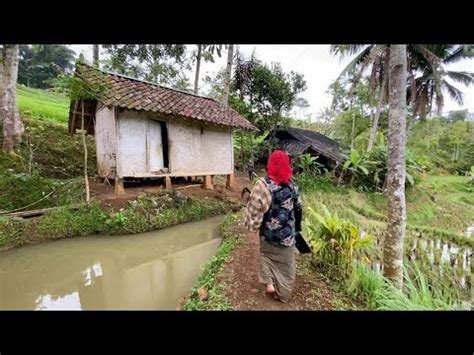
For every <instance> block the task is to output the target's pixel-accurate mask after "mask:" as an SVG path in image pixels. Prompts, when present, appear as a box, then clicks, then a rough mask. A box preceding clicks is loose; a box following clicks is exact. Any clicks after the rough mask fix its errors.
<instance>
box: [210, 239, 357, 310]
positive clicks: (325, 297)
mask: <svg viewBox="0 0 474 355" xmlns="http://www.w3.org/2000/svg"><path fill="white" fill-rule="evenodd" d="M309 262H310V256H308V255H301V254H298V255H297V275H296V283H295V287H294V291H293V296H292V299H291V300H290V302H288V303H286V304H285V303H282V302H280V301H276V300H274V299H273V298H271V297H270V296H269V295H267V294H266V293H265V285H263V284H260V283H259V281H258V272H259V240H258V236H257V235H256V234H253V233H248V234H246V235H245V237H244V238H243V240H242V241H241V242H240V243H239V245H238V246H237V247H236V248H235V249H234V250H233V251H232V253H231V255H230V258H229V261H228V262H227V263H226V265H225V266H224V267H223V269H222V271H221V272H220V274H219V276H218V279H219V281H220V282H223V283H224V284H225V285H226V293H227V297H228V298H229V299H230V301H231V302H232V304H233V306H234V308H235V309H236V310H333V309H337V308H343V309H347V308H350V307H351V306H349V305H348V304H349V303H351V301H350V300H348V299H347V297H345V296H344V295H343V294H341V293H340V292H338V291H336V290H334V288H333V287H331V285H330V284H329V282H328V281H327V280H326V279H325V277H324V276H322V275H321V274H319V273H317V272H315V271H314V270H312V269H311V266H310V265H309Z"/></svg>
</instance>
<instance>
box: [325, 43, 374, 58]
mask: <svg viewBox="0 0 474 355" xmlns="http://www.w3.org/2000/svg"><path fill="white" fill-rule="evenodd" d="M366 46H370V45H367V44H332V45H331V47H330V49H329V52H330V53H331V54H333V55H339V56H341V58H344V57H346V56H352V55H354V54H356V53H358V52H360V51H361V50H362V48H364V47H366Z"/></svg>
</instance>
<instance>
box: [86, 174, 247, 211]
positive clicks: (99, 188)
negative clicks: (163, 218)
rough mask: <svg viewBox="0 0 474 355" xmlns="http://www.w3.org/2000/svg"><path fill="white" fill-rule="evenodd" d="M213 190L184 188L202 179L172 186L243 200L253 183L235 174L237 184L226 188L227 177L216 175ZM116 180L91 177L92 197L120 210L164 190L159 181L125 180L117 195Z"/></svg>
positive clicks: (192, 193)
mask: <svg viewBox="0 0 474 355" xmlns="http://www.w3.org/2000/svg"><path fill="white" fill-rule="evenodd" d="M213 182H214V188H213V190H204V189H203V188H202V187H201V186H193V187H189V188H184V187H186V186H190V185H197V184H201V183H202V181H201V180H198V181H193V182H187V181H183V180H180V181H178V180H177V181H173V184H172V188H173V189H177V190H179V191H180V192H181V193H183V194H184V195H188V196H195V197H199V198H214V199H218V200H233V201H241V193H242V189H243V188H244V187H247V188H249V189H250V188H251V183H250V181H249V180H248V178H246V177H245V176H242V175H237V174H236V176H235V186H234V188H232V189H231V190H229V189H226V188H225V183H226V180H225V177H222V176H215V177H214V181H213ZM113 184H114V182H113V181H111V182H110V183H108V182H107V181H105V182H102V181H100V180H99V179H90V181H89V185H90V193H91V198H92V199H94V200H96V201H99V202H100V204H101V206H102V207H103V208H105V209H106V210H120V209H121V208H124V207H125V206H126V205H127V204H128V202H129V201H131V200H134V199H136V198H137V197H139V196H141V195H144V194H147V193H159V192H161V191H164V189H163V185H162V184H161V183H160V182H159V181H154V182H137V183H127V182H125V193H124V194H121V195H116V194H115V192H114V185H113Z"/></svg>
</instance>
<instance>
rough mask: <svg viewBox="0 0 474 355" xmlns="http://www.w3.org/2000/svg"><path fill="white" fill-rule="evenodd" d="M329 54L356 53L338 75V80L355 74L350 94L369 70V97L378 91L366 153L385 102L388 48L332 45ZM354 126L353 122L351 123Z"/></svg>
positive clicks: (373, 137)
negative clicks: (369, 69) (351, 73)
mask: <svg viewBox="0 0 474 355" xmlns="http://www.w3.org/2000/svg"><path fill="white" fill-rule="evenodd" d="M331 52H332V53H333V54H335V55H340V56H341V58H342V57H345V56H349V55H354V54H356V53H358V54H357V55H356V56H355V58H354V59H352V61H351V62H350V63H349V64H348V65H347V66H346V68H345V69H344V70H343V71H342V73H341V74H340V75H339V78H338V79H337V80H339V79H341V78H342V77H344V76H345V75H347V74H349V73H350V72H355V79H354V81H353V83H352V87H351V89H350V93H351V94H352V93H353V91H354V89H355V87H356V85H357V83H358V82H359V81H360V79H361V77H362V75H363V73H364V71H365V70H366V69H368V68H369V67H370V68H371V73H370V76H369V95H373V94H375V91H376V90H378V91H379V100H378V103H377V108H376V111H375V115H374V116H373V119H372V125H371V130H370V138H369V143H368V145H367V151H370V150H371V149H372V145H373V142H374V141H375V135H376V133H377V126H378V121H379V118H380V111H381V108H382V105H383V103H385V102H386V101H387V86H388V81H387V76H388V75H387V73H388V56H389V54H390V48H389V46H388V45H384V44H380V45H375V44H371V45H360V44H351V45H332V46H331ZM353 125H354V122H353Z"/></svg>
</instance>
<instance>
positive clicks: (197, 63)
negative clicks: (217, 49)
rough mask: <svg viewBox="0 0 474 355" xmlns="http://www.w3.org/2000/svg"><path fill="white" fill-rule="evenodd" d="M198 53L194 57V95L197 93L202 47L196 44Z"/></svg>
mask: <svg viewBox="0 0 474 355" xmlns="http://www.w3.org/2000/svg"><path fill="white" fill-rule="evenodd" d="M197 46H198V51H197V56H196V76H195V77H194V93H195V94H197V93H198V91H199V71H200V70H201V52H202V45H201V44H198V45H197Z"/></svg>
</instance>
